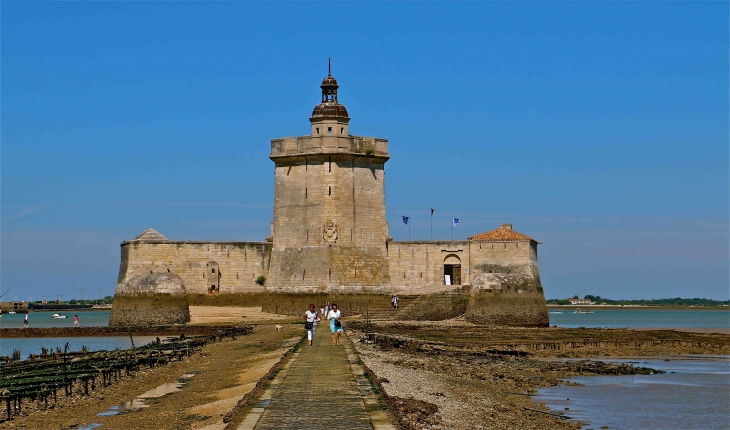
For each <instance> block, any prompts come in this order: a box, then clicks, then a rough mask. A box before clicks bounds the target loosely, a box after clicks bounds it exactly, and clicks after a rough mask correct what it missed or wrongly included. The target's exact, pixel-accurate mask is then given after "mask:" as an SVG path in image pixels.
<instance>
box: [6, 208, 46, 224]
mask: <svg viewBox="0 0 730 430" xmlns="http://www.w3.org/2000/svg"><path fill="white" fill-rule="evenodd" d="M42 209H43V208H42V207H36V208H26V209H23V210H20V211H17V212H14V213H12V214H10V215H7V216H3V217H2V222H4V223H10V222H13V221H16V220H19V219H20V218H23V217H25V216H28V215H30V214H32V213H34V212H38V211H39V210H42Z"/></svg>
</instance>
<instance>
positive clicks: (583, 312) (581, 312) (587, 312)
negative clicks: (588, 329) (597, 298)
mask: <svg viewBox="0 0 730 430" xmlns="http://www.w3.org/2000/svg"><path fill="white" fill-rule="evenodd" d="M574 313H576V314H592V313H593V311H582V310H580V309H578V310H577V311H575V312H574Z"/></svg>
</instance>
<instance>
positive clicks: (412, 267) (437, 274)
mask: <svg viewBox="0 0 730 430" xmlns="http://www.w3.org/2000/svg"><path fill="white" fill-rule="evenodd" d="M447 257H450V260H449V261H452V260H453V259H454V257H456V259H458V261H459V262H460V264H461V271H462V276H461V279H462V281H461V283H462V284H468V283H469V279H470V278H469V267H470V263H469V242H467V241H443V242H438V241H423V242H391V243H389V244H388V262H389V264H390V279H391V284H392V285H393V286H396V287H418V286H421V285H443V284H444V261H445V260H446V258H447Z"/></svg>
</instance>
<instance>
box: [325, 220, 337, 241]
mask: <svg viewBox="0 0 730 430" xmlns="http://www.w3.org/2000/svg"><path fill="white" fill-rule="evenodd" d="M322 239H324V241H325V242H327V243H329V244H332V243H335V242H337V224H335V222H334V221H332V220H327V222H325V223H324V229H323V231H322Z"/></svg>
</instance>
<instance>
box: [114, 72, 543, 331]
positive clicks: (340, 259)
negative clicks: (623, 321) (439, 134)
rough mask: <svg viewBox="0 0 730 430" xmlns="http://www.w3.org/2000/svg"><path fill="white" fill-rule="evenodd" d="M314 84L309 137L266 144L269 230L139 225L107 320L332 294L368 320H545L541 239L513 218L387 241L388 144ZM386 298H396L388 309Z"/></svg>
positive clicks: (273, 306)
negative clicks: (168, 233)
mask: <svg viewBox="0 0 730 430" xmlns="http://www.w3.org/2000/svg"><path fill="white" fill-rule="evenodd" d="M320 88H321V89H322V100H321V103H319V104H318V105H317V106H315V108H314V110H313V112H312V116H311V117H310V119H309V121H310V124H311V133H310V134H309V135H306V136H298V137H284V138H278V139H273V140H272V141H271V153H270V156H269V158H270V159H271V160H272V161H273V162H274V165H275V166H274V184H275V187H274V214H273V222H272V223H271V235H270V236H269V237H267V238H266V240H265V241H261V242H233V241H230V242H228V241H223V242H205V241H174V240H169V239H168V238H167V237H165V236H163V235H162V234H160V233H158V232H157V231H155V230H154V229H148V230H146V231H144V232H143V233H142V234H140V235H139V236H137V237H136V238H134V239H132V240H129V241H125V242H123V243H122V244H121V247H122V250H121V251H122V252H121V254H122V257H121V264H120V270H119V278H118V281H117V290H116V292H115V298H114V304H113V310H112V315H113V318H112V319H111V320H110V325H117V324H122V322H123V321H129V317H125V318H122V317H120V316H118V315H119V311H120V310H121V309H122V308H124V309H125V312H127V313H128V309H130V307H131V306H132V303H134V305H135V306H137V307H136V308H135V309H143V308H144V309H146V310H145V311H144V312H140V315H139V316H136V317H135V318H136V319H135V321H136V322H145V321H148V322H149V323H150V324H152V320H153V319H154V320H155V321H158V320H159V318H161V317H160V316H159V315H158V314H157V313H155V312H153V311H152V310H151V309H153V308H154V306H153V303H157V304H158V305H159V304H160V303H161V300H162V299H161V297H165V299H164V300H163V301H165V300H166V301H167V302H169V303H173V302H174V303H175V305H174V307H176V309H179V312H178V313H175V312H173V313H174V314H175V315H178V316H177V317H174V318H173V317H170V320H171V323H173V322H172V320H174V322H181V321H182V319H184V318H183V317H181V316H179V315H181V313H180V312H182V311H181V309H182V301H177V299H178V298H181V297H186V300H187V302H186V304H185V306H187V305H188V304H190V305H196V304H197V305H216V306H232V305H236V306H260V307H262V310H264V311H267V312H276V313H278V314H291V315H299V314H301V313H302V312H303V311H304V310H305V309H306V308H307V306H308V305H309V303H315V304H316V305H317V306H321V305H323V304H324V303H325V302H330V303H331V302H337V303H338V305H339V307H340V309H342V310H343V311H344V312H345V313H346V314H350V315H352V314H360V315H363V316H364V317H367V318H387V319H403V320H441V319H446V318H453V317H457V316H464V317H465V318H466V319H467V320H469V321H473V322H475V323H481V324H495V325H505V326H530V327H543V326H547V325H548V314H547V307H546V305H545V297H544V293H543V289H542V285H541V283H540V274H539V270H538V265H537V245H538V244H539V242H538V241H536V240H535V239H533V238H531V237H529V236H527V235H524V234H521V233H518V232H517V231H514V230H513V229H512V225H511V224H502V225H500V226H499V227H498V228H496V229H494V230H491V231H488V232H484V233H481V234H477V235H474V236H471V237H469V238H468V240H461V241H407V242H401V241H393V239H392V238H391V237H390V236H389V235H388V223H387V222H386V217H385V164H386V163H387V161H388V160H389V159H390V154H389V152H388V144H389V143H388V140H387V139H383V138H377V137H363V136H353V135H350V134H349V121H350V117H349V116H348V113H347V109H346V108H345V106H343V105H342V104H341V103H340V102H339V100H338V95H337V90H338V88H339V86H338V84H337V81H336V80H335V78H334V77H333V76H331V74H328V75H327V77H325V79H324V80H323V82H322V85H321V86H320ZM157 275H160V276H168V278H164V279H170V280H171V279H173V278H172V276H173V275H174V276H175V277H176V278H177V279H179V280H180V282H179V288H178V289H176V290H175V291H176V293H172V292H171V291H168V290H169V285H170V284H169V283H170V282H172V281H163V278H162V277H159V278H150V276H157ZM142 285H145V287H142ZM142 290H144V293H142V292H141V291H142ZM131 291H133V292H134V293H130V292H131ZM393 294H395V295H398V296H399V297H401V298H402V304H401V306H400V308H399V309H398V310H397V311H394V310H392V309H391V306H390V298H391V296H392V295H393ZM132 298H133V300H132ZM154 298H157V299H156V300H157V301H156V302H155V301H154V300H155V299H154ZM118 299H119V300H118ZM167 302H166V303H167ZM122 303H127V304H126V305H122ZM143 304H144V305H143ZM144 306H147V308H145V307H144ZM176 312H177V311H176Z"/></svg>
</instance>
